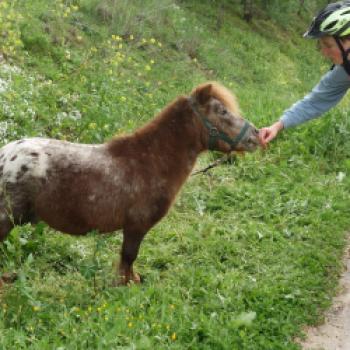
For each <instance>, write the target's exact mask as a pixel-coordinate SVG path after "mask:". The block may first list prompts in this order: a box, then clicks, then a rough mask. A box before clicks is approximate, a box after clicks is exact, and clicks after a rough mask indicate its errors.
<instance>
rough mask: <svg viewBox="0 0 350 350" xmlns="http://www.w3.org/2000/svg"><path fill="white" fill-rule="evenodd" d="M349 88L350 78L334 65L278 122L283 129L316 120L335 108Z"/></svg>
mask: <svg viewBox="0 0 350 350" xmlns="http://www.w3.org/2000/svg"><path fill="white" fill-rule="evenodd" d="M349 88H350V76H349V75H348V74H347V73H346V71H345V70H344V68H343V66H341V65H336V66H335V67H334V68H333V69H332V70H330V71H328V72H327V73H326V74H325V75H324V76H323V77H322V79H321V81H320V82H319V83H318V84H317V85H316V86H315V87H314V88H313V89H312V91H311V92H310V93H309V94H308V95H306V96H305V97H304V98H303V99H301V100H299V101H298V102H296V103H295V104H293V105H292V106H291V107H290V108H289V109H287V110H286V111H285V112H284V113H283V115H282V117H281V118H280V120H281V121H282V123H283V126H284V128H289V127H291V126H296V125H298V124H301V123H304V122H306V121H308V120H311V119H314V118H317V117H319V116H321V115H322V114H323V113H325V112H327V111H328V110H329V109H331V108H332V107H333V106H335V105H336V104H337V103H338V102H339V101H340V100H341V99H342V97H343V96H344V95H345V93H346V91H347V90H348V89H349Z"/></svg>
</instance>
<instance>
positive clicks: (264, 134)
mask: <svg viewBox="0 0 350 350" xmlns="http://www.w3.org/2000/svg"><path fill="white" fill-rule="evenodd" d="M270 133H271V131H270V130H269V128H262V129H260V131H259V139H260V143H261V144H262V145H264V146H265V145H266V144H267V142H268V139H269V137H270Z"/></svg>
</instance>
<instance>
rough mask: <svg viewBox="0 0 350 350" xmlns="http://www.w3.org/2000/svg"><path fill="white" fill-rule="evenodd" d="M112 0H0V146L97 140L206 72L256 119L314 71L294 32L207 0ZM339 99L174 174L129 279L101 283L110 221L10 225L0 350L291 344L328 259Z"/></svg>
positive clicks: (116, 242)
mask: <svg viewBox="0 0 350 350" xmlns="http://www.w3.org/2000/svg"><path fill="white" fill-rule="evenodd" d="M4 4H7V5H8V6H7V7H5V5H4ZM125 4H126V2H123V1H120V2H119V1H118V2H113V1H96V0H94V1H93V0H84V1H83V0H81V1H56V2H54V3H51V2H47V1H43V0H35V1H32V2H30V3H29V2H23V1H12V2H9V1H3V2H2V3H1V4H0V5H1V6H2V7H3V9H6V11H7V12H6V11H5V10H3V11H2V12H1V11H0V13H1V15H0V17H1V20H0V30H1V31H2V32H3V31H4V30H7V31H8V27H6V28H7V29H6V28H5V27H4V24H3V23H7V24H6V25H7V26H9V27H10V28H11V30H10V32H11V35H8V37H7V39H6V40H5V39H3V40H4V42H1V45H2V46H1V51H2V52H3V53H4V56H5V59H6V60H5V62H2V63H1V64H0V106H1V107H0V137H1V143H2V144H5V143H7V142H9V141H11V140H14V139H18V138H21V137H27V136H47V137H56V138H60V139H67V140H71V141H77V142H87V143H95V142H103V141H104V140H107V139H108V138H110V137H112V136H113V135H114V134H116V133H125V132H131V131H132V130H135V128H137V127H138V126H140V125H142V124H143V123H145V122H146V121H147V120H149V119H150V118H152V117H153V116H154V115H155V114H157V113H158V112H159V111H160V109H162V108H163V107H164V106H165V105H166V104H167V103H168V102H170V101H171V100H172V99H174V98H175V97H176V96H178V95H180V94H185V93H187V92H189V91H190V90H191V89H192V88H193V87H194V86H195V85H196V84H198V83H200V82H203V81H206V80H218V81H221V82H222V83H224V84H225V85H226V86H228V87H229V88H232V89H233V90H234V91H235V93H236V95H237V96H238V99H239V101H240V104H241V107H242V110H243V112H244V114H245V116H246V117H247V118H248V119H249V120H251V121H252V122H254V123H255V124H256V125H257V126H258V127H262V126H265V125H267V124H269V123H271V122H273V121H274V120H275V119H277V118H278V116H279V115H280V114H281V113H282V111H283V110H284V109H285V108H287V107H289V105H290V104H291V103H293V102H294V101H296V100H297V99H298V98H300V97H301V96H303V94H304V93H305V92H307V91H308V90H309V89H310V88H311V87H312V86H313V85H314V84H315V83H316V82H317V80H318V79H319V77H320V75H321V74H322V73H323V72H325V71H326V70H327V69H328V63H326V62H323V61H321V60H320V56H319V54H318V53H317V52H316V51H315V50H314V47H313V43H311V42H307V41H305V42H304V41H303V40H302V39H301V38H300V35H299V33H298V30H296V31H290V30H287V28H285V27H280V26H278V25H277V24H276V23H273V22H272V21H269V20H268V19H267V18H266V17H265V18H264V17H262V18H255V19H254V21H253V23H252V24H250V25H248V24H247V23H245V22H243V21H242V20H241V19H240V18H239V17H238V13H237V12H236V10H235V8H232V7H231V6H229V5H227V6H228V7H227V11H226V12H225V18H224V21H223V22H222V23H221V26H219V27H218V26H217V19H218V17H217V7H216V6H211V3H209V2H202V3H201V4H198V3H197V2H193V1H186V2H180V3H178V4H176V3H175V2H173V1H170V0H167V1H165V2H164V6H162V7H161V9H158V3H157V2H154V1H150V2H147V4H144V3H143V2H142V6H141V2H138V1H135V2H132V6H131V7H130V9H129V7H126V5H125ZM215 4H216V3H215ZM118 6H119V7H118ZM5 13H6V16H7V14H12V15H10V18H7V17H6V16H5V15H4V14H5ZM14 13H16V17H13V14H14ZM19 14H20V15H21V16H19ZM131 14H133V16H132V17H130V15H131ZM4 28H5V29H4ZM214 33H215V35H214ZM347 109H348V98H345V99H344V101H343V102H342V103H341V104H340V105H339V106H338V107H337V108H336V109H335V110H333V111H332V112H330V113H328V114H327V115H326V116H324V117H323V118H321V119H319V120H317V121H313V122H310V123H309V124H308V125H305V126H301V127H298V128H295V129H293V130H288V131H286V132H284V133H283V134H282V135H281V136H280V137H279V138H278V140H276V141H275V142H274V143H273V144H271V146H270V147H269V149H268V150H267V151H265V152H257V153H255V154H251V155H247V156H245V157H244V158H240V157H237V158H234V159H233V160H232V161H231V162H229V163H227V164H225V165H222V166H221V167H219V168H215V170H212V171H211V173H210V175H203V176H195V177H191V178H190V179H189V180H188V182H187V184H186V185H185V187H184V188H183V190H182V192H181V194H180V195H179V197H178V198H177V201H176V203H175V205H174V207H173V208H172V210H171V211H170V213H169V215H168V216H167V217H166V218H165V219H164V220H162V221H161V222H160V223H159V224H158V225H157V226H156V227H155V228H154V229H152V230H151V232H149V234H148V235H147V236H146V238H145V240H144V242H143V244H142V247H141V251H140V254H139V257H138V259H137V262H136V268H137V270H138V271H140V272H141V274H142V276H143V277H144V283H143V284H142V285H141V286H130V287H129V288H112V287H111V280H112V277H113V273H114V267H113V266H112V262H113V261H115V260H116V259H117V257H118V253H119V249H120V244H121V236H120V235H119V234H112V235H108V236H102V237H101V236H97V235H96V234H94V233H91V234H89V235H88V236H87V237H79V238H77V237H71V236H68V235H61V234H58V233H57V232H55V231H53V230H51V229H50V228H48V227H47V226H45V225H44V224H40V225H38V226H36V227H31V226H29V225H27V226H22V227H16V228H14V230H13V231H12V232H11V235H10V236H9V238H8V239H7V240H6V241H5V242H4V244H3V245H2V246H1V247H0V256H1V259H0V261H1V263H0V265H1V271H12V270H16V271H17V272H18V273H19V279H18V280H17V281H16V282H15V283H14V284H12V285H10V286H8V287H6V288H3V289H2V290H1V291H0V304H1V306H2V307H1V310H0V349H40V350H42V349H168V348H169V349H252V350H262V349H266V350H270V349H286V350H287V349H288V350H291V349H298V345H296V344H295V343H294V342H293V339H295V337H296V336H301V335H302V329H303V327H304V326H305V325H306V324H315V323H317V322H320V320H322V312H323V310H324V309H325V308H326V307H327V306H329V304H330V300H331V297H332V295H333V294H334V293H335V291H336V281H337V277H338V275H339V272H340V271H341V268H342V266H341V256H342V252H343V248H344V244H345V237H346V231H347V230H348V228H349V226H350V219H349V218H350V215H349V206H348V199H349V185H350V182H349V176H348V174H349V171H350V163H349V160H348V154H349V152H350V142H349V139H350V138H349V132H350V128H349V122H348V121H347V120H348V111H347ZM214 157H216V155H210V154H207V155H203V156H202V157H201V158H200V159H199V161H198V165H197V168H200V167H205V166H206V165H207V164H208V163H209V162H210V161H211V160H212V159H213V158H214ZM344 175H345V176H344Z"/></svg>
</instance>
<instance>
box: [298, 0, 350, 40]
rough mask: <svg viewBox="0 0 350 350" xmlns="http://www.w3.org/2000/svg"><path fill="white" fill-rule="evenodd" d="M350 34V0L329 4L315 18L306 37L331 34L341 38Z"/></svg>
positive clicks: (313, 37) (314, 37) (315, 37)
mask: <svg viewBox="0 0 350 350" xmlns="http://www.w3.org/2000/svg"><path fill="white" fill-rule="evenodd" d="M349 34H350V0H347V1H338V2H334V3H332V4H328V5H327V6H326V7H325V8H324V9H323V10H321V11H320V12H319V13H318V14H317V15H316V17H315V18H314V19H313V21H312V23H311V25H310V27H309V29H308V30H307V32H306V33H305V34H304V37H305V38H311V39H318V38H320V37H322V36H326V35H331V36H334V37H337V38H340V37H342V36H345V35H349Z"/></svg>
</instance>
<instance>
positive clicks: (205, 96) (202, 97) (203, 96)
mask: <svg viewBox="0 0 350 350" xmlns="http://www.w3.org/2000/svg"><path fill="white" fill-rule="evenodd" d="M212 88H213V85H212V84H210V83H209V84H206V85H204V86H202V87H200V88H199V89H197V90H196V91H195V97H196V100H197V101H198V103H199V104H201V105H203V104H205V103H206V102H207V101H208V100H209V98H210V97H211V90H212Z"/></svg>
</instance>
